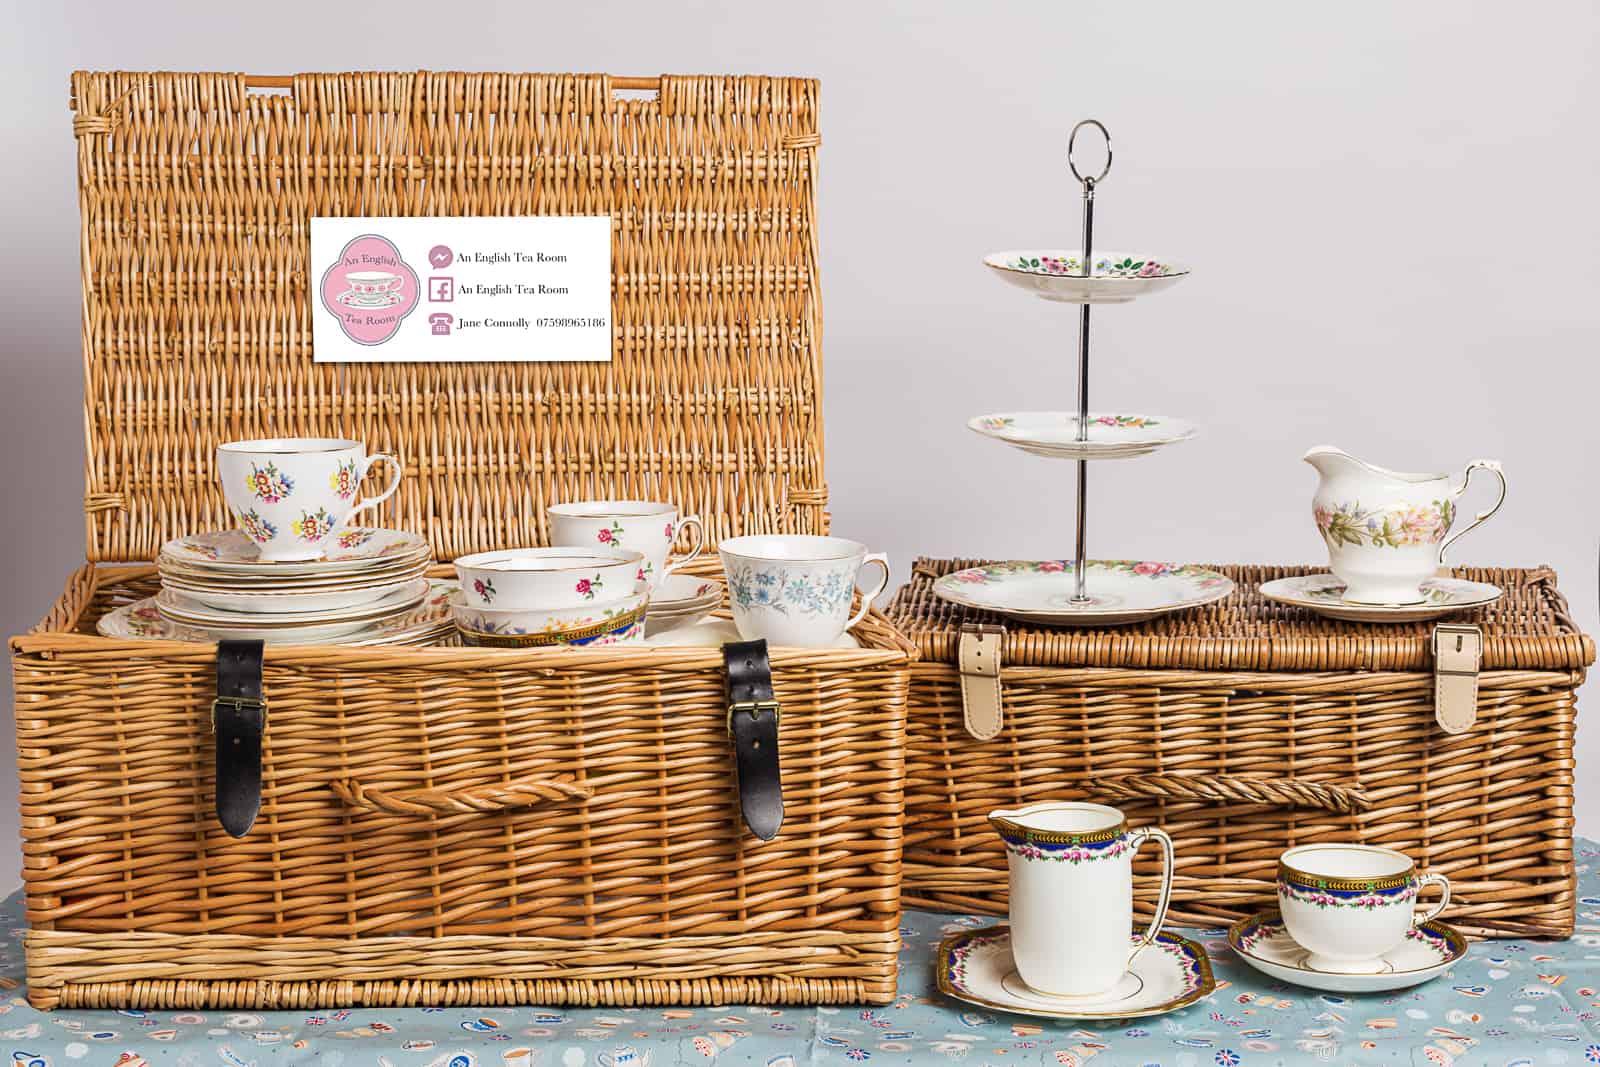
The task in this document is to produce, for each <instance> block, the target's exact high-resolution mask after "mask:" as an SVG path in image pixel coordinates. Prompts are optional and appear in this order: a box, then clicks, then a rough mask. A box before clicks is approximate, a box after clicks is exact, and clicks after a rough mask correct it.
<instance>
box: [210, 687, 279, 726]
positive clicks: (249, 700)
mask: <svg viewBox="0 0 1600 1067" xmlns="http://www.w3.org/2000/svg"><path fill="white" fill-rule="evenodd" d="M218 708H227V709H228V710H229V711H232V712H234V713H235V714H238V713H241V712H246V711H259V712H260V713H261V725H262V726H266V724H267V702H266V701H265V700H257V699H255V698H254V697H220V696H219V697H217V699H215V700H213V701H212V702H211V731H212V732H213V733H215V732H216V729H217V709H218Z"/></svg>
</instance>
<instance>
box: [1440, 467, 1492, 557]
mask: <svg viewBox="0 0 1600 1067" xmlns="http://www.w3.org/2000/svg"><path fill="white" fill-rule="evenodd" d="M1479 470H1482V471H1488V472H1489V473H1490V474H1493V475H1494V476H1495V477H1496V478H1498V479H1500V497H1499V499H1497V500H1496V501H1495V502H1494V506H1493V507H1491V508H1490V509H1489V510H1488V511H1480V512H1478V515H1477V517H1476V518H1474V519H1473V520H1472V524H1471V525H1470V526H1468V527H1467V528H1466V529H1463V530H1457V531H1456V532H1455V533H1454V534H1451V535H1450V536H1449V537H1447V538H1445V539H1444V544H1442V545H1440V546H1439V565H1440V566H1441V567H1442V566H1444V553H1445V549H1447V548H1449V547H1450V546H1451V545H1453V544H1455V543H1456V540H1457V539H1458V538H1459V537H1461V535H1462V534H1465V533H1469V532H1470V531H1472V530H1476V529H1477V528H1478V527H1480V526H1482V525H1483V524H1484V523H1486V522H1488V521H1489V517H1490V516H1491V515H1493V514H1494V513H1495V512H1497V511H1499V510H1500V505H1501V504H1504V503H1505V502H1506V472H1505V471H1503V470H1501V469H1500V461H1499V460H1494V459H1475V460H1473V461H1472V462H1471V463H1468V464H1467V470H1466V473H1465V474H1463V475H1462V476H1461V488H1459V489H1453V490H1451V491H1450V495H1451V496H1452V497H1459V496H1460V495H1461V494H1462V493H1465V492H1466V491H1467V483H1468V482H1470V481H1472V472H1473V471H1479Z"/></svg>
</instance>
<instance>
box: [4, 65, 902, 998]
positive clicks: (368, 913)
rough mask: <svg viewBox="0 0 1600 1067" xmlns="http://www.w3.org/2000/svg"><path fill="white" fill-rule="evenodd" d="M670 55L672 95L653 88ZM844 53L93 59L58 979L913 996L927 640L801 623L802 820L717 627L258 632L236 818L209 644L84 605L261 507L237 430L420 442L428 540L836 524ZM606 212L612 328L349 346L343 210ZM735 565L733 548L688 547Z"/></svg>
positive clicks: (167, 984)
mask: <svg viewBox="0 0 1600 1067" xmlns="http://www.w3.org/2000/svg"><path fill="white" fill-rule="evenodd" d="M624 88H626V89H632V90H639V89H649V90H653V92H651V93H647V94H644V95H640V94H638V93H633V94H619V92H618V90H619V89H624ZM816 97H817V86H816V84H815V83H814V82H811V81H806V80H800V79H774V78H756V77H749V78H743V77H663V78H661V79H659V80H658V79H653V78H652V79H648V80H646V81H642V82H641V81H638V80H631V81H629V80H620V79H612V78H609V77H606V76H603V75H584V76H575V75H502V74H481V75H464V74H428V73H415V74H350V75H302V76H296V77H293V78H282V79H249V78H246V77H244V76H242V75H232V74H78V75H76V76H75V77H74V79H73V98H74V107H75V110H76V118H75V119H74V122H73V131H74V134H75V135H76V137H77V139H78V149H79V189H78V192H79V198H80V203H81V207H82V224H83V271H84V278H83V283H84V353H83V356H84V362H85V375H86V382H85V386H86V398H85V401H86V412H85V414H86V420H87V426H88V434H89V441H88V455H89V463H88V485H87V493H86V497H85V510H86V512H87V517H88V555H89V560H90V563H89V564H88V565H87V566H86V567H84V568H83V569H82V570H81V571H80V572H79V573H77V574H76V575H75V576H73V578H72V579H71V581H70V583H69V584H68V587H67V590H66V592H65V594H64V595H63V597H62V598H61V600H60V602H59V603H58V604H57V605H56V607H55V608H54V610H52V611H51V613H50V614H49V615H48V616H47V617H46V618H45V619H44V621H43V622H41V623H40V624H39V626H38V627H36V628H35V629H34V630H33V631H32V632H30V633H29V634H27V635H25V636H22V637H18V638H15V639H14V640H13V642H12V646H13V653H14V655H13V667H14V676H15V686H16V698H17V743H18V751H19V774H20V777H21V783H22V834H23V851H24V881H25V888H26V895H27V914H28V921H29V924H30V929H29V931H28V932H27V935H26V936H27V940H26V946H27V956H28V985H29V997H30V1000H31V1001H32V1002H33V1003H34V1004H36V1005H38V1006H40V1007H53V1006H57V1005H60V1006H108V1007H109V1006H115V1007H138V1008H157V1007H166V1008H171V1007H178V1006H186V1007H201V1006H213V1007H224V1006H225V1007H254V1008H288V1007H310V1006H337V1005H378V1004H446V1003H473V1004H497V1003H502V1004H503V1003H538V1004H557V1003H581V1004H618V1005H643V1004H664V1003H726V1002H738V1001H744V1002H771V1003H778V1002H808V1003H809V1002H835V1001H844V1002H863V1001H864V1002H870V1003H883V1002H886V1001H888V1000H889V999H891V998H892V997H893V995H894V989H895V973H896V971H895V965H896V954H897V951H898V944H899V939H898V935H897V930H898V921H899V911H900V902H899V883H900V832H901V818H902V791H901V790H902V778H903V756H904V753H903V738H904V723H905V706H906V693H907V685H908V661H909V657H910V654H911V649H910V646H909V644H908V643H907V642H906V641H905V640H904V638H903V637H901V636H900V635H899V634H898V633H896V632H895V631H894V630H893V628H891V627H890V626H888V625H887V624H886V622H885V621H884V619H883V617H882V616H881V615H878V614H876V613H874V614H872V615H870V616H869V617H868V619H867V620H866V622H864V623H863V624H862V626H860V627H859V628H858V629H857V631H856V635H857V637H858V638H859V639H860V642H861V646H862V647H860V648H859V649H856V650H819V649H774V650H773V652H772V671H773V678H774V689H775V693H776V697H777V700H778V702H779V704H780V705H781V709H782V718H781V724H780V727H779V746H778V747H779V752H780V762H781V765H782V772H783V774H782V785H783V791H784V805H785V821H784V823H783V826H782V829H781V831H780V832H779V833H778V835H777V836H776V837H775V838H774V839H772V840H770V841H761V840H759V839H757V838H756V837H755V836H754V835H752V834H751V833H749V832H748V831H747V830H746V828H745V825H744V823H743V821H742V819H741V815H740V805H739V798H738V795H737V792H736V788H735V774H734V761H733V757H732V754H731V751H730V745H729V739H728V709H727V704H726V696H725V692H724V684H725V683H724V671H723V662H722V656H721V653H720V652H719V650H717V649H702V648H680V649H650V648H643V649H641V648H632V647H628V646H618V647H616V648H611V649H603V650H495V649H466V648H431V649H357V648H341V647H334V646H318V647H309V646H307V647H289V646H270V647H269V648H268V649H267V654H266V663H265V668H264V681H265V690H266V698H267V705H268V716H267V728H266V735H265V741H264V755H263V779H264V781H263V789H262V804H261V811H260V815H259V816H258V818H257V821H256V824H255V826H254V829H253V830H251V832H250V833H249V834H248V835H247V836H245V837H243V838H240V839H234V838H231V837H229V836H227V835H226V834H225V833H224V832H223V831H222V829H221V827H220V826H219V825H218V823H217V819H216V816H215V813H214V802H213V789H214V778H213V763H214V754H213V740H212V734H211V724H210V721H209V720H210V707H211V700H212V697H213V695H214V694H215V655H216V653H215V649H214V648H213V647H211V646H208V645H201V644H189V643H181V642H168V641H131V640H112V639H108V638H103V637H99V636H97V635H96V634H95V620H96V619H97V618H99V617H100V616H101V615H102V614H104V613H105V612H106V611H107V610H109V609H110V608H112V607H114V606H116V605H119V604H123V603H126V602H128V601H129V600H131V599H135V598H138V597H142V596H147V595H149V594H150V593H151V592H153V591H154V589H155V588H156V581H157V579H156V574H155V569H154V568H153V567H151V566H150V565H149V564H148V563H141V562H139V561H147V560H150V559H152V558H153V557H154V555H155V553H156V551H157V550H158V549H159V548H160V546H161V545H162V543H163V542H164V541H165V540H167V539H168V538H170V537H173V536H176V535H179V534H182V533H187V532H192V531H195V530H204V529H216V528H221V527H226V526H230V525H232V522H231V521H230V518H229V516H228V515H227V514H226V510H225V507H224V504H223V499H222V495H221V493H220V492H219V491H218V489H217V486H216V484H215V473H214V454H215V449H216V446H217V444H218V443H219V442H222V441H226V440H230V439H237V438H253V437H268V436H290V435H317V436H322V435H340V436H348V437H352V438H356V439H359V440H361V441H364V442H366V443H367V444H368V445H369V446H370V447H372V448H374V449H382V450H383V451H386V452H393V453H397V454H399V455H400V456H402V457H403V458H404V460H405V462H406V466H407V475H406V478H405V481H404V483H403V484H402V486H401V489H400V491H399V493H398V494H397V495H396V497H395V498H394V500H393V501H391V502H390V503H389V504H388V505H386V507H385V510H384V512H383V513H382V515H381V521H382V522H383V524H384V525H388V526H394V527H399V528H404V529H411V530H416V531H418V532H421V533H423V534H425V535H426V536H427V537H428V538H429V539H430V540H431V542H432V545H433V548H434V551H435V553H436V554H437V556H438V557H439V558H440V559H448V558H453V557H454V556H457V555H460V554H464V553H467V552H472V551H478V550H485V549H491V548H497V547H504V546H510V545H528V544H541V543H545V542H546V541H547V540H548V537H547V530H546V528H545V517H544V516H545V508H546V507H547V506H548V505H549V504H551V503H555V502H558V501H563V500H573V499H583V498H603V497H609V498H655V499H664V500H671V501H674V502H676V503H678V504H680V505H681V506H682V507H683V508H684V509H685V510H686V511H693V512H698V513H699V514H700V515H701V516H702V517H703V519H704V521H705V526H706V530H707V533H708V536H709V537H711V538H712V539H720V538H724V537H728V536H732V535H736V534H740V533H745V532H756V531H791V532H799V533H821V532H825V531H826V530H827V527H828V515H827V511H826V503H827V493H826V488H825V485H824V482H823V479H822V436H821V426H822V413H821V409H820V404H821V389H820V384H821V383H820V375H821V371H820V328H821V320H820V310H819V306H818V301H817V291H816V284H817V282H816V265H817V264H816V235H815V212H814V196H813V189H814V181H815V165H816V154H817V146H818V143H819V141H818V136H817V132H816ZM495 214H609V215H610V216H611V218H612V220H613V279H612V311H613V317H612V322H613V324H614V333H613V352H614V359H613V362H611V363H609V364H586V365H573V364H560V363H554V364H541V363H514V364H405V363H370V364H347V365H333V364H316V363H314V362H313V360H312V354H311V340H310V335H309V325H308V319H309V315H308V311H307V294H308V281H307V277H306V273H307V264H306V255H307V231H308V219H309V218H310V217H311V216H313V215H495ZM699 566H701V567H702V568H703V570H704V572H707V573H710V572H712V571H714V570H715V565H714V564H711V563H705V564H700V565H699Z"/></svg>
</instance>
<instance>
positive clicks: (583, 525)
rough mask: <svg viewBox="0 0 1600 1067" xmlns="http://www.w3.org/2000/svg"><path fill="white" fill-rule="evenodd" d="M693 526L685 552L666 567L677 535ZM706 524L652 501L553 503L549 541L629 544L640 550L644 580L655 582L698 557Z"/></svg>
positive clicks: (611, 545) (583, 544)
mask: <svg viewBox="0 0 1600 1067" xmlns="http://www.w3.org/2000/svg"><path fill="white" fill-rule="evenodd" d="M686 529H693V530H694V547H693V548H692V549H690V550H689V554H688V555H687V556H684V557H683V558H682V559H679V560H676V561H675V562H673V563H672V564H671V565H670V566H668V565H667V554H668V553H670V552H671V551H672V545H673V543H674V542H675V541H676V540H677V538H678V534H679V533H681V532H682V531H684V530H686ZM705 539H706V534H705V528H704V527H702V526H701V525H700V519H699V517H698V516H696V515H685V516H684V517H683V518H681V519H680V518H678V509H677V507H676V506H674V505H672V504H660V503H656V502H654V501H650V500H583V501H578V502H576V503H572V504H556V505H555V506H554V507H552V508H551V509H550V540H551V542H552V543H553V544H557V545H576V546H580V547H585V548H587V547H598V548H632V549H637V550H638V551H640V552H643V553H644V574H645V579H646V580H647V581H648V582H649V583H650V584H651V586H652V587H653V586H655V585H656V584H657V583H658V582H660V581H661V579H663V578H665V577H666V576H667V575H669V574H671V573H672V572H673V571H675V570H677V569H678V568H679V567H681V566H683V565H684V564H685V563H688V562H689V561H690V560H692V559H694V558H695V557H697V556H699V555H700V550H701V549H702V548H704V547H705Z"/></svg>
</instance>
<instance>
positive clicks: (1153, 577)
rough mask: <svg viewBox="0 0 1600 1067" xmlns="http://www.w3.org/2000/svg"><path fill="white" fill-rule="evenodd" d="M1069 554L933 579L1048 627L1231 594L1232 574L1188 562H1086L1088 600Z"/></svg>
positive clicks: (1105, 620)
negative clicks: (1080, 593)
mask: <svg viewBox="0 0 1600 1067" xmlns="http://www.w3.org/2000/svg"><path fill="white" fill-rule="evenodd" d="M1073 566H1074V565H1073V562H1072V560H1070V559H1067V560H1061V559H1045V560H1011V561H1008V562H1005V563H991V564H987V565H986V566H982V567H967V568H965V569H963V570H959V571H955V572H953V573H950V574H946V575H945V576H943V577H942V578H940V579H939V580H937V581H936V582H934V583H933V592H934V594H935V595H936V596H939V597H941V598H943V599H945V600H948V601H950V602H951V603H952V604H960V605H961V606H962V607H967V608H977V609H978V610H980V611H993V612H996V613H998V614H1001V615H1007V616H1010V617H1011V618H1014V619H1019V620H1022V621H1024V622H1032V623H1037V624H1042V625H1046V626H1123V625H1127V624H1128V623H1134V622H1142V621H1144V620H1145V619H1153V618H1155V617H1156V616H1157V615H1164V614H1166V613H1168V612H1172V611H1182V610H1184V609H1187V608H1193V607H1199V606H1200V605H1201V604H1209V603H1211V602H1212V601H1215V600H1221V599H1222V598H1224V597H1226V596H1228V595H1229V594H1230V593H1232V592H1233V579H1231V578H1229V577H1228V576H1227V575H1225V574H1220V573H1218V572H1217V571H1213V570H1209V569H1207V568H1205V567H1198V566H1195V565H1194V564H1190V563H1186V564H1182V565H1178V564H1173V563H1158V562H1155V561H1153V560H1131V559H1091V560H1086V561H1085V562H1084V565H1083V566H1084V591H1085V592H1086V593H1087V594H1088V596H1089V601H1088V603H1079V602H1077V601H1076V600H1074V599H1073V596H1074V594H1075V593H1076V591H1077V590H1076V584H1075V582H1074V580H1073Z"/></svg>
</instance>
